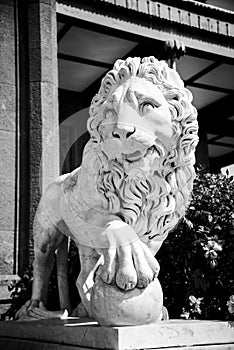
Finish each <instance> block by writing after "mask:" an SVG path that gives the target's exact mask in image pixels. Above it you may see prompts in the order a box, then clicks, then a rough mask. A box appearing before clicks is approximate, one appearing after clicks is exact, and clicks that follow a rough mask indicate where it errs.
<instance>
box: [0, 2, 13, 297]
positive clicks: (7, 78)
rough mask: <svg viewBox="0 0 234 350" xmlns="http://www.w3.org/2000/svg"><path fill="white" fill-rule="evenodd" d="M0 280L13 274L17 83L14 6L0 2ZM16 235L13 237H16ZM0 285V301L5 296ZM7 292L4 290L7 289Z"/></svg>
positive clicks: (11, 3)
mask: <svg viewBox="0 0 234 350" xmlns="http://www.w3.org/2000/svg"><path fill="white" fill-rule="evenodd" d="M0 23H1V31H0V149H1V153H0V164H1V167H0V247H1V251H0V277H1V278H2V280H3V279H4V278H5V277H3V275H7V274H11V273H13V270H14V263H13V256H14V229H15V227H14V226H15V223H14V220H15V211H16V203H15V174H16V160H15V154H16V147H17V146H16V98H15V97H16V81H15V26H14V2H13V1H10V0H9V1H0ZM15 234H16V233H15ZM3 289H4V290H5V287H4V288H2V283H0V299H1V297H2V295H3V294H5V293H4V291H3ZM6 289H7V288H6Z"/></svg>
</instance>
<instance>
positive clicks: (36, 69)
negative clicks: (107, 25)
mask: <svg viewBox="0 0 234 350" xmlns="http://www.w3.org/2000/svg"><path fill="white" fill-rule="evenodd" d="M18 4H19V21H20V27H21V29H22V30H21V33H22V36H23V37H22V38H21V40H20V44H21V50H22V52H20V56H21V58H22V59H21V64H20V67H21V89H24V88H25V89H26V93H25V91H23V90H22V94H21V100H22V109H21V141H22V142H21V179H22V181H23V182H22V186H21V191H22V196H21V203H20V231H21V233H20V239H19V270H20V272H23V271H24V269H25V268H26V267H27V266H28V263H29V262H30V259H31V258H30V256H29V254H28V251H29V250H30V252H31V253H32V246H33V245H32V242H31V243H29V241H30V239H31V238H32V226H33V219H34V215H35V211H36V209H37V206H38V202H39V200H40V197H41V194H42V193H43V192H44V191H45V189H46V187H47V186H48V184H49V183H50V182H51V181H52V180H53V179H54V178H55V177H57V176H58V175H59V136H58V135H59V129H58V127H59V119H58V71H57V24H56V0H28V1H25V2H24V1H23V2H21V1H19V3H18ZM25 26H26V27H25ZM25 43H26V44H25ZM25 57H26V59H25ZM25 66H26V67H25ZM24 95H25V96H24ZM24 97H25V99H26V101H25V100H24ZM23 100H24V101H23ZM24 151H25V152H24ZM23 198H24V203H23V201H22V199H23ZM25 202H26V203H25ZM25 205H26V208H25V207H24V206H25ZM31 257H32V254H31Z"/></svg>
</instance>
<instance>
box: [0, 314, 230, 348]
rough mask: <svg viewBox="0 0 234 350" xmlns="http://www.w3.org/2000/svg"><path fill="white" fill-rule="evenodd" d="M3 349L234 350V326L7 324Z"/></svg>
mask: <svg viewBox="0 0 234 350" xmlns="http://www.w3.org/2000/svg"><path fill="white" fill-rule="evenodd" d="M0 349H7V350H11V349H17V350H21V349H23V350H29V349H30V350H31V349H35V350H42V349H46V350H54V349H59V350H68V349H69V350H73V349H80V350H83V349H113V350H125V349H126V350H133V349H161V350H163V349H165V350H183V349H186V350H189V349H192V350H201V349H202V350H204V349H207V350H234V323H233V322H232V323H231V322H220V321H200V320H188V321H185V320H169V321H162V322H158V323H155V324H151V325H144V326H135V327H132V326H124V327H101V326H99V325H98V324H97V322H95V321H93V320H90V319H79V318H68V319H65V320H60V319H47V320H35V321H5V322H1V323H0Z"/></svg>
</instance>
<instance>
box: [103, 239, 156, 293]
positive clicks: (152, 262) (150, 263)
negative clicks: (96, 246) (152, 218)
mask: <svg viewBox="0 0 234 350" xmlns="http://www.w3.org/2000/svg"><path fill="white" fill-rule="evenodd" d="M158 273H159V264H158V262H157V260H156V259H155V258H154V256H153V255H152V253H151V251H150V250H149V248H148V247H147V246H146V245H145V244H144V243H143V242H141V241H140V240H138V241H135V242H134V243H129V244H127V245H124V246H119V247H115V248H110V249H108V250H107V251H106V252H105V254H104V265H103V266H102V269H101V277H102V279H103V281H104V282H106V283H108V284H111V283H114V282H115V283H116V284H117V286H118V287H120V288H121V289H125V290H129V289H134V288H135V287H136V286H137V287H138V288H145V287H146V286H147V285H148V284H149V283H150V282H151V281H152V280H153V279H154V277H156V276H157V275H158Z"/></svg>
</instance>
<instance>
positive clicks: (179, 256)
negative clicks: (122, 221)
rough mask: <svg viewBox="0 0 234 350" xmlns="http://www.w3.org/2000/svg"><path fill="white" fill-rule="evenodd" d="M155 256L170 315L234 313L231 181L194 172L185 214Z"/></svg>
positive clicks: (226, 315)
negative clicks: (193, 180)
mask: <svg viewBox="0 0 234 350" xmlns="http://www.w3.org/2000/svg"><path fill="white" fill-rule="evenodd" d="M157 258H158V259H159V261H160V265H161V272H160V275H159V279H160V282H161V284H162V288H163V291H164V303H165V306H166V307H167V308H168V310H169V316H170V318H179V317H184V318H200V319H220V320H227V319H231V318H232V316H233V313H234V296H233V295H234V270H233V267H234V181H233V178H232V177H229V178H228V177H226V176H225V175H222V174H209V173H208V174H198V175H197V177H196V180H195V183H194V190H193V193H192V197H191V202H190V206H189V208H188V210H187V213H186V218H185V219H184V220H183V221H182V222H181V223H180V224H179V225H178V226H177V228H176V229H175V230H174V231H173V232H171V233H170V234H169V235H168V238H167V240H166V241H165V242H164V244H163V246H162V248H161V250H160V251H159V253H158V255H157Z"/></svg>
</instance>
